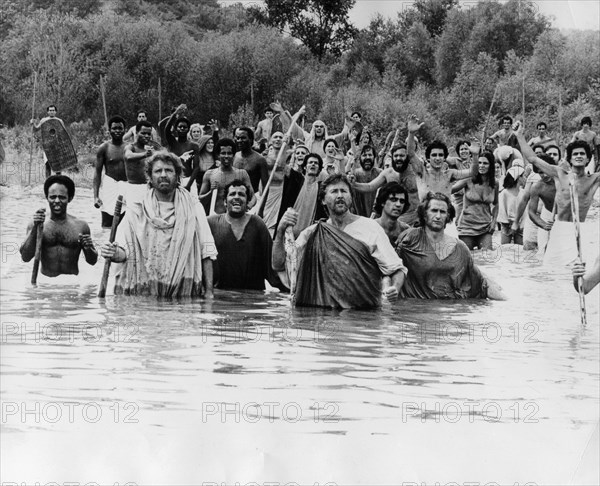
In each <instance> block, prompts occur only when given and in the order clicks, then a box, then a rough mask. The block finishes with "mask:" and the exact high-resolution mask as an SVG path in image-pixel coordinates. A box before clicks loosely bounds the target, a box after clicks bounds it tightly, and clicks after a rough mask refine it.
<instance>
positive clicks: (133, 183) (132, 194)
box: [125, 121, 159, 206]
mask: <svg viewBox="0 0 600 486" xmlns="http://www.w3.org/2000/svg"><path fill="white" fill-rule="evenodd" d="M135 129H136V131H137V135H136V139H135V143H132V144H129V145H127V146H126V147H125V174H126V175H127V194H126V195H125V200H126V202H127V205H128V206H129V205H131V204H134V203H141V202H142V200H143V199H144V196H145V194H146V190H147V182H148V180H147V179H146V159H148V158H149V157H151V156H152V155H153V154H154V151H155V150H157V149H158V148H159V147H158V144H157V143H156V142H153V140H152V125H150V122H147V121H140V122H138V123H137V125H136V126H135Z"/></svg>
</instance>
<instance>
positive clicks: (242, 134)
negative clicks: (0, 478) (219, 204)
mask: <svg viewBox="0 0 600 486" xmlns="http://www.w3.org/2000/svg"><path fill="white" fill-rule="evenodd" d="M235 143H236V146H237V150H238V151H237V153H236V154H235V157H234V159H233V167H235V168H236V169H243V170H245V171H246V172H247V173H248V175H249V176H250V181H252V189H253V191H254V192H256V193H258V192H259V183H262V187H263V188H264V187H265V185H266V184H267V180H268V179H269V168H268V166H267V159H265V158H264V157H263V156H262V155H260V154H259V153H258V152H256V151H254V150H253V149H252V145H253V144H254V132H253V131H252V129H251V128H248V127H240V128H237V129H236V130H235ZM232 180H233V179H232ZM224 209H225V207H223V210H224Z"/></svg>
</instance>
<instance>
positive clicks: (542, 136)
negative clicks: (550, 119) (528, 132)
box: [529, 121, 556, 149]
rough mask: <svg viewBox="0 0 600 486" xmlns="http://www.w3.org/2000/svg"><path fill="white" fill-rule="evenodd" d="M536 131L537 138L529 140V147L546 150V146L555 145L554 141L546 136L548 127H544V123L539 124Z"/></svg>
mask: <svg viewBox="0 0 600 486" xmlns="http://www.w3.org/2000/svg"><path fill="white" fill-rule="evenodd" d="M536 129H537V131H538V136H537V137H533V138H532V139H531V140H529V145H530V146H531V147H534V146H536V145H541V146H542V147H543V148H544V149H546V147H548V145H556V140H554V139H553V138H552V137H550V136H549V135H548V125H546V122H543V121H541V122H539V123H538V124H537V127H536Z"/></svg>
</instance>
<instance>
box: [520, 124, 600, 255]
mask: <svg viewBox="0 0 600 486" xmlns="http://www.w3.org/2000/svg"><path fill="white" fill-rule="evenodd" d="M515 133H516V135H517V139H518V141H519V143H520V145H521V150H522V151H523V155H524V156H525V157H526V158H527V159H528V160H529V161H530V162H531V163H532V164H534V165H535V166H537V168H538V169H539V170H540V171H541V172H543V173H544V174H547V175H548V176H550V177H552V179H553V180H554V184H555V185H556V188H557V191H556V219H557V221H556V222H555V223H554V225H553V226H552V230H551V232H550V238H549V241H548V245H547V247H546V253H545V255H544V265H548V266H563V265H569V264H571V263H573V262H574V261H575V260H576V259H577V247H576V241H575V233H574V231H573V216H572V210H571V198H570V188H569V185H570V181H573V184H574V185H575V188H576V190H577V195H578V201H579V215H578V216H579V220H580V222H581V223H582V224H581V230H582V243H583V245H582V247H583V248H582V249H583V251H584V254H589V255H594V256H595V255H596V254H597V253H598V226H597V225H596V224H594V223H585V218H586V216H587V213H588V210H589V209H590V206H591V204H592V200H593V198H594V193H595V192H596V190H597V189H598V186H599V185H600V173H596V174H591V175H587V174H586V172H585V167H586V165H587V164H588V162H589V161H590V157H591V150H590V147H589V145H588V144H587V143H586V142H584V141H583V140H577V141H575V142H572V143H570V144H569V145H568V146H567V162H561V163H559V164H558V166H554V165H551V164H549V163H548V162H546V161H544V160H542V159H540V158H539V157H537V156H536V155H535V153H534V151H533V150H532V149H531V147H530V146H529V145H527V141H526V140H525V137H524V136H523V126H522V125H521V124H520V123H519V122H517V124H516V130H515Z"/></svg>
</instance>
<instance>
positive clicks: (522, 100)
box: [521, 76, 525, 130]
mask: <svg viewBox="0 0 600 486" xmlns="http://www.w3.org/2000/svg"><path fill="white" fill-rule="evenodd" d="M521 93H522V94H521V104H522V106H523V130H525V76H523V89H522V92H521Z"/></svg>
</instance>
